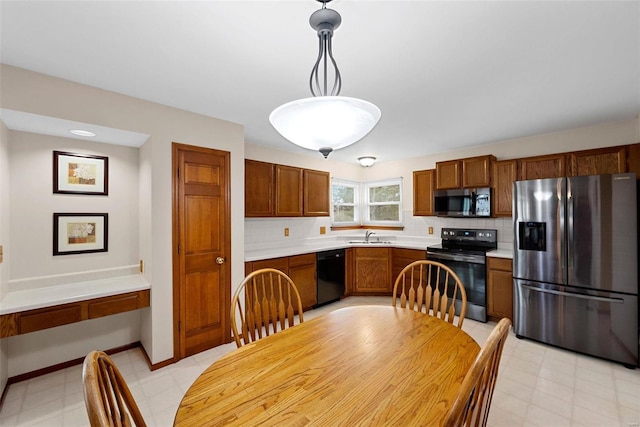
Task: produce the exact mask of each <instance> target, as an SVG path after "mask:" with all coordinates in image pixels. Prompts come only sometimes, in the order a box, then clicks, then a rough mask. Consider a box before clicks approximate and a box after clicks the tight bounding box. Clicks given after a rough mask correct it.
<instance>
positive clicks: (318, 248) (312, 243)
mask: <svg viewBox="0 0 640 427" xmlns="http://www.w3.org/2000/svg"><path fill="white" fill-rule="evenodd" d="M380 239H381V240H383V241H388V242H389V243H382V244H378V243H369V244H358V243H349V241H350V240H363V239H362V236H358V237H344V236H341V237H326V238H317V239H307V240H304V241H300V242H297V243H292V244H291V245H288V246H284V245H283V246H279V247H273V245H269V244H263V245H252V246H251V247H248V248H247V250H245V254H244V260H245V261H246V262H248V261H260V260H263V259H269V258H279V257H286V256H293V255H302V254H308V253H316V252H322V251H329V250H333V249H345V248H352V247H367V248H371V247H373V248H375V247H391V248H404V249H418V250H424V251H426V249H427V246H429V245H437V244H439V243H440V242H441V241H442V240H441V239H440V238H436V237H408V238H407V237H396V236H380ZM372 241H375V239H373V238H372ZM487 256H490V257H497V258H512V257H513V255H512V250H511V249H505V248H498V249H496V250H494V251H491V252H487Z"/></svg>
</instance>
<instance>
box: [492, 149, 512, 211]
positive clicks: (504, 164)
mask: <svg viewBox="0 0 640 427" xmlns="http://www.w3.org/2000/svg"><path fill="white" fill-rule="evenodd" d="M517 173H518V161H517V160H501V161H497V162H494V163H493V173H492V175H493V177H492V178H493V197H492V200H493V215H494V216H511V209H512V192H513V181H516V180H517Z"/></svg>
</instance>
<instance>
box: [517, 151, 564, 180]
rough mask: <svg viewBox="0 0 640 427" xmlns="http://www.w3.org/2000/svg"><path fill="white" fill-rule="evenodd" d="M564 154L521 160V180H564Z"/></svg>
mask: <svg viewBox="0 0 640 427" xmlns="http://www.w3.org/2000/svg"><path fill="white" fill-rule="evenodd" d="M565 161H566V160H565V155H564V154H551V155H549V156H536V157H527V158H524V159H520V160H519V164H520V176H519V179H520V180H527V179H542V178H562V177H563V176H566V166H565Z"/></svg>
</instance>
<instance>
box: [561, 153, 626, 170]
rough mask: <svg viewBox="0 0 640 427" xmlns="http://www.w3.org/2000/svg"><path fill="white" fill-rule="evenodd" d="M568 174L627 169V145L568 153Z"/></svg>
mask: <svg viewBox="0 0 640 427" xmlns="http://www.w3.org/2000/svg"><path fill="white" fill-rule="evenodd" d="M569 164H570V175H571V176H584V175H600V174H608V173H624V172H626V171H627V147H610V148H601V149H597V150H586V151H578V152H575V153H570V154H569Z"/></svg>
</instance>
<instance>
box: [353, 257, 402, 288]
mask: <svg viewBox="0 0 640 427" xmlns="http://www.w3.org/2000/svg"><path fill="white" fill-rule="evenodd" d="M389 255H390V248H355V270H356V271H355V289H354V291H355V292H356V293H360V294H373V295H376V294H377V295H380V294H390V293H391V291H392V290H393V289H392V287H393V284H392V283H391V263H390V256H389Z"/></svg>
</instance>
